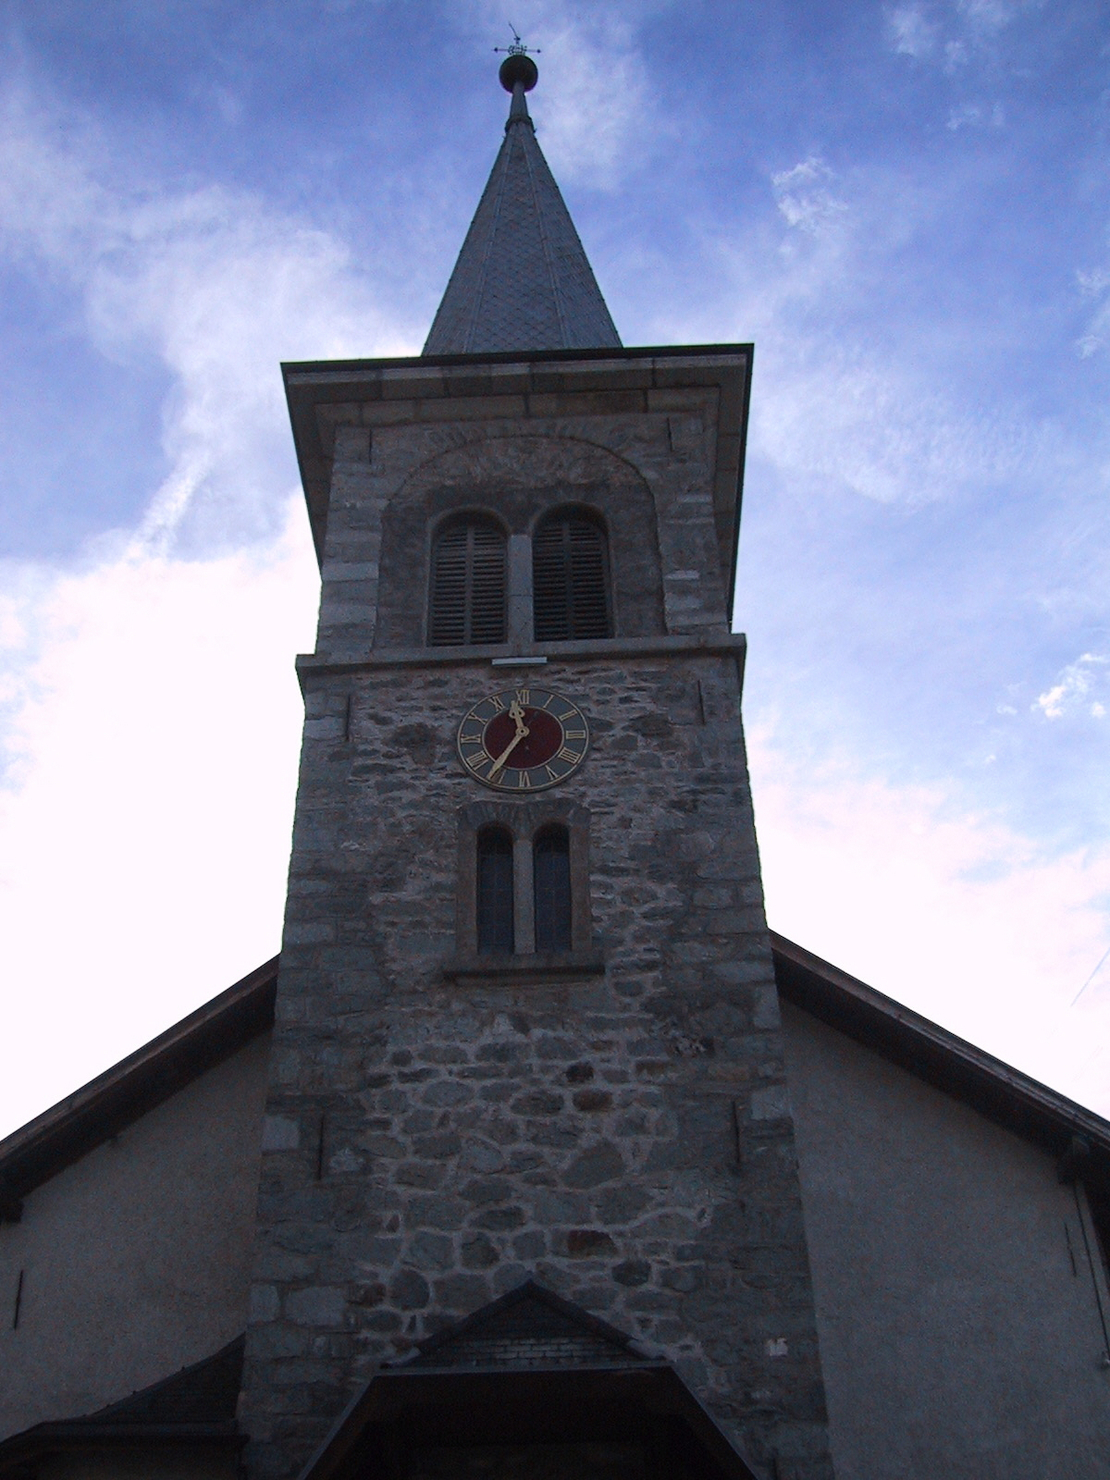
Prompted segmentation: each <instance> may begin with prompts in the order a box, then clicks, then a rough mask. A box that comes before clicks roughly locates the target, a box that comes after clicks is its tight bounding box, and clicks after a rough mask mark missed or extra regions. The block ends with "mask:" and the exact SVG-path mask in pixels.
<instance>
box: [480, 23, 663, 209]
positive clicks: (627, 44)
mask: <svg viewBox="0 0 1110 1480" xmlns="http://www.w3.org/2000/svg"><path fill="white" fill-rule="evenodd" d="M653 8H654V9H660V8H666V7H665V6H655V7H650V6H644V5H639V4H638V5H621V4H610V5H606V6H604V7H601V6H591V5H582V4H572V5H566V4H560V3H558V0H524V3H522V4H521V5H520V6H519V7H518V8H517V9H514V11H513V21H514V22H515V24H516V25H517V27H518V29H519V30H520V32H521V34H522V36H523V38H524V40H525V42H526V43H528V44H529V45H532V46H535V47H538V48H539V51H540V55H539V56H538V57H537V58H536V60H537V63H538V65H539V67H540V72H541V80H540V84H539V87H538V88H537V90H536V92H535V93H533V94H532V96H531V98H530V99H529V106H530V108H531V111H532V113H533V116H534V117H535V119H536V124H537V130H538V134H539V138H540V142H541V144H542V146H543V151H544V154H545V155H546V156H547V160H548V162H549V164H550V165H551V167H552V169H553V171H554V172H555V175H556V178H557V179H559V180H561V181H565V182H567V183H582V184H585V185H590V186H594V187H596V188H599V189H603V190H608V189H612V188H614V187H615V186H616V185H618V184H619V183H620V181H621V179H622V177H623V176H624V175H625V174H626V173H627V171H628V170H630V169H634V168H635V169H638V168H641V167H642V165H643V159H644V141H645V139H647V138H648V137H650V136H651V134H652V133H653V132H654V131H656V130H657V129H658V128H659V127H660V126H661V120H660V119H659V118H658V117H657V115H656V110H655V108H654V106H653V103H652V95H651V89H650V87H649V86H648V75H647V66H646V62H645V59H644V55H643V52H642V50H641V48H640V45H639V41H638V37H637V29H638V27H639V25H640V24H642V22H643V20H644V19H645V18H646V16H647V14H648V13H649V11H650V10H651V9H653ZM476 12H477V14H478V15H479V16H480V17H482V18H483V21H484V24H485V25H486V26H487V27H489V28H491V29H493V30H494V34H504V35H505V38H506V40H508V27H507V26H506V25H505V12H504V8H503V6H501V5H500V4H499V3H498V4H492V3H489V0H477V4H476Z"/></svg>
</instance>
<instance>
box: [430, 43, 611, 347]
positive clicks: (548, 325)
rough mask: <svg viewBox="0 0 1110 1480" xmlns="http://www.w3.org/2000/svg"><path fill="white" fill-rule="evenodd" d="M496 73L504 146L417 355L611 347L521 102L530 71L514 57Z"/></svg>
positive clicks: (598, 300)
mask: <svg viewBox="0 0 1110 1480" xmlns="http://www.w3.org/2000/svg"><path fill="white" fill-rule="evenodd" d="M500 75H501V84H502V86H503V87H504V88H505V89H506V91H507V92H511V93H512V95H513V100H512V104H511V106H510V108H509V119H508V122H507V123H506V124H505V142H504V143H503V144H502V145H501V150H500V153H499V154H498V156H497V160H496V162H495V163H494V166H493V170H492V172H491V174H490V177H489V181H488V183H487V185H486V188H485V190H484V192H483V194H482V198H481V200H480V201H479V202H478V209H477V211H476V212H475V213H474V220H473V221H472V222H471V223H470V230H469V231H468V232H467V234H466V240H465V241H464V242H463V245H462V251H461V252H460V253H459V258H458V261H457V262H456V263H455V270H454V272H452V274H451V278H450V281H449V282H448V284H447V291H446V292H445V293H444V295H443V301H442V303H441V304H440V305H439V310H438V312H437V313H436V316H435V319H434V320H433V322H432V327H431V331H430V333H429V334H428V340H427V343H426V344H425V345H424V354H425V355H469V354H496V353H499V352H503V351H514V350H549V349H619V348H620V343H621V341H620V336H619V335H618V334H617V331H616V328H615V327H614V324H613V320H612V318H611V317H610V314H609V310H608V308H607V307H606V306H605V299H604V298H602V296H601V290H600V288H599V287H598V285H597V279H596V278H595V277H594V274H593V269H592V268H591V267H590V264H589V261H588V260H587V257H586V253H585V251H584V250H583V247H582V243H581V241H580V240H579V238H578V232H577V231H576V230H575V229H574V222H573V221H572V220H571V218H570V212H569V211H568V210H567V208H566V203H565V202H564V200H563V197H562V195H561V194H560V193H559V187H558V185H556V183H555V177H554V176H553V175H552V173H551V170H550V169H549V168H548V164H547V160H546V159H544V157H543V153H542V151H541V150H540V146H539V144H538V143H537V142H536V129H535V125H534V124H533V122H532V120H531V118H530V117H529V115H528V104H527V102H526V101H525V96H524V95H525V93H526V92H528V91H530V90H531V89H532V88H533V87H534V86H535V84H536V79H537V77H538V75H539V74H538V73H537V70H536V65H535V63H534V62H533V61H532V59H531V57H529V56H526V55H524V54H523V53H520V52H514V53H512V54H510V55H509V56H508V57H507V58H506V59H505V61H504V62H503V63H502V66H501V74H500Z"/></svg>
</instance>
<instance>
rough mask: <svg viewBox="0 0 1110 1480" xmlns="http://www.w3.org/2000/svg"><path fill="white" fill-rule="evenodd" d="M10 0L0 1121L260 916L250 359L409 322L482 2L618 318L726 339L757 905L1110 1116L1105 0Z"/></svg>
mask: <svg viewBox="0 0 1110 1480" xmlns="http://www.w3.org/2000/svg"><path fill="white" fill-rule="evenodd" d="M3 17H4V18H3V28H2V31H0V349H2V351H3V353H2V356H0V398H2V412H3V414H2V415H0V760H2V761H3V765H4V770H3V779H2V783H0V929H2V932H3V935H4V938H5V942H6V963H7V968H8V969H7V970H6V972H5V976H6V979H7V980H6V984H7V987H8V990H9V993H10V1002H9V1005H8V1007H7V1009H6V1013H7V1018H8V1031H6V1032H5V1034H4V1043H5V1053H6V1054H7V1055H10V1062H9V1063H8V1064H6V1065H5V1067H4V1072H3V1074H2V1075H0V1127H10V1126H14V1125H15V1124H18V1123H19V1122H20V1121H21V1120H22V1119H24V1118H26V1117H27V1116H29V1115H30V1114H32V1113H34V1112H36V1111H37V1110H39V1109H41V1108H43V1107H44V1106H45V1105H46V1104H48V1103H50V1102H51V1101H53V1100H55V1099H57V1098H58V1097H60V1096H61V1095H63V1094H65V1093H66V1092H68V1091H69V1090H70V1089H72V1088H73V1087H75V1086H76V1085H77V1084H78V1083H80V1082H81V1081H83V1080H84V1079H87V1078H88V1077H90V1076H91V1075H92V1074H93V1073H95V1072H97V1071H99V1070H100V1069H101V1068H103V1067H105V1066H106V1065H107V1064H109V1063H110V1062H112V1061H113V1060H114V1059H115V1058H117V1057H119V1056H120V1055H121V1054H122V1053H124V1052H126V1051H128V1050H129V1049H130V1048H132V1047H134V1046H136V1045H137V1044H138V1043H140V1042H141V1041H143V1040H144V1039H145V1038H146V1037H149V1036H151V1035H152V1034H153V1033H155V1032H157V1031H159V1030H160V1029H161V1028H163V1027H165V1026H167V1025H168V1024H169V1023H170V1022H172V1021H173V1020H174V1019H175V1018H176V1017H177V1016H179V1015H180V1014H181V1013H183V1012H185V1011H186V1010H188V1009H189V1008H190V1007H192V1006H194V1005H196V1004H197V1003H199V1002H201V1001H203V1000H205V999H206V998H207V997H209V996H211V995H212V994H213V993H215V992H216V991H218V990H220V989H221V988H222V987H223V986H225V985H227V984H228V983H229V982H231V981H232V980H234V979H235V978H236V977H237V976H239V975H241V974H243V973H244V972H246V971H247V970H249V969H250V968H251V967H252V966H254V965H256V964H257V963H258V962H259V961H260V960H262V959H264V958H265V957H267V956H268V955H270V954H272V952H273V951H274V950H275V949H276V946H277V941H278V936H279V930H280V912H281V899H282V888H283V879H284V871H285V866H286V861H287V854H288V832H289V825H290V819H291V810H292V797H293V788H294V781H295V768H296V753H297V745H298V739H299V720H300V708H299V696H298V694H297V690H296V685H295V681H294V678H293V671H292V656H293V654H294V652H296V651H297V650H304V649H308V648H310V647H311V645H312V630H313V612H314V605H315V599H316V586H315V570H314V565H313V561H312V558H311V554H310V550H309V544H308V539H307V532H306V528H305V521H304V515H303V510H302V508H301V503H300V495H299V491H298V488H297V475H296V468H295V463H294V460H293V455H292V443H291V439H290V436H289V431H288V423H287V419H286V416H285V412H284V407H283V403H282V396H281V384H280V376H279V371H278V364H279V361H280V360H282V359H298V358H317V357H327V356H350V355H378V354H394V353H415V352H418V350H419V347H420V345H421V343H422V340H423V337H424V334H425V333H426V330H427V326H428V324H429V323H430V320H431V317H432V314H433V312H434V310H435V306H436V304H437V302H438V299H439V296H440V294H441V292H442V290H443V287H444V285H445V283H446V280H447V275H448V273H449V271H450V267H451V264H452V262H453V259H454V255H455V253H456V252H457V250H458V247H459V245H460V243H461V240H462V236H463V233H464V231H465V229H466V225H467V223H468V221H469V217H470V214H471V212H472V210H473V208H474V205H475V204H476V202H477V199H478V195H479V192H480V190H481V188H482V185H483V183H484V181H485V177H486V175H487V173H488V170H489V167H490V164H491V163H492V159H493V156H494V153H495V151H496V148H497V146H498V142H499V138H500V132H501V124H502V121H503V116H504V113H505V106H506V99H505V96H504V94H503V93H502V91H501V90H500V88H499V87H498V86H497V83H496V76H495V66H496V58H494V56H493V54H492V48H493V47H494V45H503V44H505V43H506V42H507V41H508V39H509V27H508V21H509V20H510V19H511V20H512V21H514V22H515V23H516V25H517V26H518V27H519V28H520V29H521V30H523V31H524V32H525V36H526V39H527V40H528V41H529V42H530V44H532V45H534V46H537V47H540V48H541V49H542V55H541V56H540V58H539V62H540V71H541V79H540V85H539V87H538V88H537V90H536V92H535V93H534V94H532V99H531V102H532V111H533V114H534V116H535V118H536V120H537V124H538V127H539V138H540V141H541V144H542V146H543V148H544V150H545V152H546V154H547V156H548V159H549V161H550V163H551V165H552V167H553V169H554V171H555V174H556V176H557V178H558V179H559V181H560V183H561V185H562V187H563V190H564V194H565V195H566V197H567V200H568V203H569V205H570V207H571V211H572V213H573V215H574V217H575V220H576V222H577V224H578V226H579V230H580V232H581V234H582V236H583V239H584V241H585V243H586V247H587V250H588V252H589V254H590V257H591V260H592V261H593V264H594V268H595V271H596V273H597V276H598V279H599V281H600V283H601V286H602V289H603V291H604V292H605V294H606V297H607V299H608V302H609V305H610V308H611V309H612V312H613V315H614V318H615V319H616V322H617V325H618V328H619V329H620V331H621V334H622V336H623V338H624V341H625V343H628V344H637V343H640V344H643V343H683V342H705V341H727V340H753V341H754V342H755V345H756V353H755V379H754V388H753V401H752V428H751V437H750V443H749V458H748V474H747V480H746V486H745V507H744V524H743V532H742V537H741V560H740V578H739V583H738V593H739V594H738V602H737V613H736V620H737V626H738V627H739V628H741V629H742V630H744V631H746V632H747V633H748V635H749V639H750V644H751V648H750V659H749V667H748V679H747V691H746V696H745V705H746V716H747V723H748V727H749V734H750V742H751V762H752V773H753V784H754V787H755V801H756V816H757V824H758V827H759V833H760V843H761V848H762V852H763V857H764V865H765V876H766V886H767V895H768V909H769V915H770V919H771V923H772V924H773V925H774V926H776V927H777V928H778V929H780V930H782V931H783V932H784V933H785V934H788V935H792V936H793V937H794V938H795V939H798V940H799V941H801V943H802V944H804V945H807V946H809V947H810V948H811V949H814V950H816V951H818V952H819V953H821V954H823V955H826V956H828V957H829V958H830V959H832V960H834V961H836V962H837V963H838V964H840V965H842V966H844V967H845V968H847V969H848V970H851V971H854V972H856V973H857V974H858V975H861V976H863V977H864V978H865V979H866V980H869V981H871V982H872V983H873V984H874V985H876V986H878V987H880V988H881V989H882V990H884V991H887V992H889V993H890V994H891V995H893V996H895V997H898V998H900V999H901V1000H903V1001H906V1002H909V1003H910V1004H912V1005H913V1006H915V1007H917V1008H918V1009H920V1010H921V1011H923V1012H926V1013H928V1014H929V1015H931V1016H933V1017H935V1018H937V1019H938V1020H939V1021H941V1022H943V1023H945V1024H946V1025H948V1026H950V1027H952V1028H953V1029H955V1030H956V1031H957V1032H960V1033H962V1034H964V1035H965V1036H967V1037H970V1038H972V1039H974V1040H975V1041H976V1042H979V1043H981V1044H982V1045H983V1046H985V1047H987V1048H989V1049H991V1050H992V1051H994V1052H996V1053H998V1054H1000V1055H1001V1056H1003V1057H1005V1058H1007V1059H1009V1060H1010V1061H1012V1062H1014V1063H1016V1064H1018V1065H1019V1066H1020V1067H1022V1068H1024V1069H1026V1070H1027V1071H1029V1072H1031V1073H1034V1074H1036V1075H1038V1076H1039V1077H1041V1078H1044V1079H1046V1080H1047V1081H1048V1082H1050V1083H1052V1084H1054V1085H1056V1086H1058V1087H1059V1088H1061V1089H1063V1090H1065V1091H1066V1092H1068V1093H1070V1094H1072V1095H1074V1096H1076V1097H1077V1098H1079V1099H1081V1100H1083V1101H1084V1102H1085V1103H1088V1104H1090V1105H1092V1106H1094V1107H1095V1108H1097V1109H1100V1110H1102V1111H1103V1112H1110V1054H1108V1053H1107V1052H1106V1051H1105V1050H1104V1048H1103V1044H1104V1043H1105V1042H1106V1039H1107V1031H1108V1029H1110V963H1108V964H1105V965H1103V966H1102V967H1101V968H1100V967H1099V963H1100V961H1101V959H1102V957H1103V955H1104V954H1105V953H1106V952H1107V950H1108V949H1110V783H1108V780H1107V775H1108V768H1107V739H1108V734H1110V729H1108V727H1110V631H1108V628H1110V594H1108V593H1110V580H1108V576H1110V569H1108V567H1110V514H1108V512H1107V511H1108V508H1110V503H1108V499H1107V492H1108V489H1107V484H1108V479H1110V430H1108V427H1107V417H1106V411H1105V408H1106V405H1107V390H1108V377H1110V163H1108V161H1110V152H1108V150H1107V132H1108V129H1110V15H1108V14H1107V12H1106V10H1105V8H1104V7H1101V6H1099V5H1097V4H1095V3H1093V0H1075V3H1068V0H1061V3H1056V4H1052V3H1049V0H1045V3H1024V4H1023V3H1016V0H937V3H932V4H925V3H916V0H914V3H897V4H886V5H884V4H880V3H875V4H864V3H859V4H849V5H845V4H839V5H832V4H828V5H825V4H819V3H808V4H807V3H801V4H799V3H793V4H789V5H786V4H780V5H776V4H766V3H765V4H760V5H758V6H757V5H754V4H741V5H737V4H731V5H726V4H720V3H706V4H691V3H688V0H687V3H684V4H682V5H679V4H677V3H675V4H668V3H662V0H660V3H642V4H635V3H613V4H594V5H588V6H587V5H575V4H570V3H558V0H526V3H520V4H518V3H517V0H513V6H512V7H511V9H510V10H506V9H505V8H504V7H502V6H501V5H499V4H493V3H485V0H472V3H456V4H453V5H450V6H441V5H436V4H431V3H427V4H405V3H394V4H389V5H386V4H378V3H364V0H362V3H360V0H283V3H280V4H278V3H272V4H251V3H245V4H244V3H239V4H235V5H232V4H230V3H223V0H213V3H208V4H204V3H197V0H191V3H190V4H188V5H185V4H177V5H174V4H157V3H147V4H143V5H141V6H140V5H137V4H131V3H122V0H104V3H101V4H100V5H99V6H97V7H92V6H88V5H78V4H75V3H73V0H64V3H62V0H56V3H51V0H36V3H34V4H31V3H25V0H9V3H8V5H7V6H6V8H5V10H4V12H3ZM1096 968H1097V969H1096ZM1092 973H1093V975H1092ZM1088 979H1089V984H1088V985H1087V986H1086V987H1085V989H1084V990H1083V992H1082V995H1081V996H1080V998H1079V1001H1078V1002H1077V1003H1075V1005H1074V1006H1072V1005H1071V1004H1072V1002H1073V999H1074V998H1075V996H1076V994H1077V993H1078V992H1079V991H1080V988H1081V987H1083V986H1084V983H1085V982H1088Z"/></svg>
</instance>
